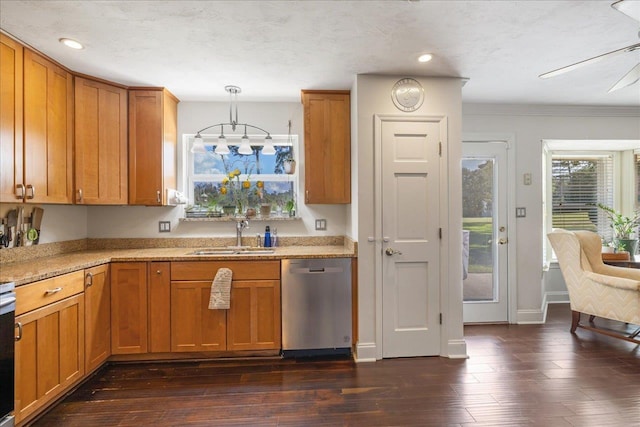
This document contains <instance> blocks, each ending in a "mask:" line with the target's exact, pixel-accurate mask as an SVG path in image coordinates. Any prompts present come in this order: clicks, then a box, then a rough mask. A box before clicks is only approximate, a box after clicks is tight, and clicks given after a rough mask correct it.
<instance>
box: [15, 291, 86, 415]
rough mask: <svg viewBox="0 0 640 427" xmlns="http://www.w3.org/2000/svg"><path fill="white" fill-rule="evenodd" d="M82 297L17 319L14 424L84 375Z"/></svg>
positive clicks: (34, 311) (45, 307)
mask: <svg viewBox="0 0 640 427" xmlns="http://www.w3.org/2000/svg"><path fill="white" fill-rule="evenodd" d="M84 315H85V313H84V296H83V295H76V296H73V297H70V298H67V299H65V300H62V301H59V302H56V303H54V304H50V305H47V306H44V307H42V308H40V309H37V310H33V311H30V312H29V313H26V314H23V315H22V316H18V317H17V318H16V322H17V323H18V324H20V325H21V330H22V334H21V337H22V338H21V339H20V340H19V341H17V342H16V368H15V369H16V370H15V372H16V384H15V391H16V402H15V416H16V422H20V421H21V420H23V419H25V418H26V417H28V416H29V415H30V414H32V413H34V412H35V411H37V410H39V409H40V408H42V407H44V406H45V405H46V404H47V403H49V402H51V401H52V400H53V399H55V398H56V397H57V396H59V395H60V394H61V393H62V392H64V391H65V390H67V389H68V388H69V387H70V386H71V385H73V384H74V383H75V382H76V381H78V380H80V379H81V378H82V377H83V375H84V372H85V371H84V345H85V343H84Z"/></svg>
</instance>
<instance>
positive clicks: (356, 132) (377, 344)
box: [350, 75, 466, 360]
mask: <svg viewBox="0 0 640 427" xmlns="http://www.w3.org/2000/svg"><path fill="white" fill-rule="evenodd" d="M403 77H407V76H375V75H359V76H357V78H356V82H355V87H354V89H355V90H354V91H353V92H352V108H355V113H354V116H355V121H354V123H353V124H352V126H353V129H352V136H353V142H352V144H353V145H352V146H353V148H354V154H355V155H354V157H355V158H356V159H357V172H356V173H357V178H356V180H357V189H356V191H355V192H354V194H356V195H357V200H354V203H353V205H352V207H351V209H352V211H351V216H352V217H353V218H356V219H355V220H353V221H352V222H351V224H352V229H351V231H350V232H351V233H353V234H354V235H356V236H357V240H358V242H359V243H358V322H359V332H358V334H359V342H358V347H357V349H358V359H359V360H373V359H379V358H381V356H382V342H381V339H382V335H381V325H382V310H381V307H382V305H381V300H380V298H381V292H380V283H376V280H379V279H378V278H376V275H375V269H376V265H377V264H378V263H379V257H380V256H381V255H380V254H376V251H375V250H374V247H375V243H373V242H369V238H374V239H380V238H381V236H376V235H375V232H374V230H375V224H376V223H375V221H376V218H377V217H378V213H377V212H375V209H374V201H375V194H374V182H375V180H374V178H375V169H374V154H375V153H374V131H373V129H374V127H373V123H374V115H375V114H398V115H402V114H411V115H416V116H420V115H422V116H446V117H447V121H448V129H447V131H448V137H449V141H448V143H447V144H446V145H445V148H444V149H445V150H446V156H447V161H448V164H447V167H448V171H447V176H448V178H447V179H445V180H443V181H441V184H442V185H444V186H447V189H448V194H449V199H448V200H446V201H443V203H442V204H443V205H444V209H445V211H446V213H445V214H444V215H442V216H441V218H443V221H444V222H443V223H442V224H441V226H442V228H443V232H444V236H443V244H442V253H441V259H442V260H443V264H442V268H441V272H442V273H441V280H442V285H441V292H440V294H441V302H440V308H441V310H442V313H443V316H444V324H443V327H442V343H441V354H442V355H445V356H452V357H464V356H465V355H466V346H465V344H464V340H463V329H462V267H461V266H462V259H461V250H460V248H461V245H462V243H461V233H460V230H461V229H462V208H461V199H462V198H461V176H460V156H461V139H460V138H461V127H462V125H461V109H462V101H461V81H460V80H459V79H453V78H421V77H414V78H415V79H416V80H418V81H419V82H420V83H421V84H422V86H423V87H424V90H425V101H424V103H423V105H422V107H420V109H419V110H417V111H415V112H412V113H403V112H401V111H399V110H398V109H397V108H396V107H395V106H394V104H393V102H392V100H391V88H392V86H393V85H394V83H395V82H397V81H398V80H399V79H400V78H403ZM354 94H355V96H354ZM444 142H445V141H443V143H444Z"/></svg>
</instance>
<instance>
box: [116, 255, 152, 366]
mask: <svg viewBox="0 0 640 427" xmlns="http://www.w3.org/2000/svg"><path fill="white" fill-rule="evenodd" d="M147 305H148V304H147V263H146V262H125V263H120V262H116V263H113V264H111V352H112V354H132V353H146V352H147V349H148V345H147V344H148V342H147V341H148V340H147V331H148V329H147Z"/></svg>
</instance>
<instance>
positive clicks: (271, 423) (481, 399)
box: [34, 304, 640, 427]
mask: <svg viewBox="0 0 640 427" xmlns="http://www.w3.org/2000/svg"><path fill="white" fill-rule="evenodd" d="M570 317H571V313H570V309H569V307H568V306H567V305H562V304H555V305H551V306H550V307H549V310H548V318H547V323H546V324H545V325H520V326H518V325H474V326H467V327H465V339H466V341H467V346H468V352H469V356H470V357H469V359H467V360H458V359H447V358H440V357H427V358H406V359H387V360H382V361H378V362H375V363H363V364H356V363H354V362H353V361H351V360H348V359H336V358H334V359H332V360H325V359H285V360H281V359H273V358H271V359H268V358H264V359H245V360H233V359H225V360H211V361H195V362H194V361H190V362H179V363H130V364H129V363H128V364H112V365H108V366H106V367H104V368H103V369H101V370H100V371H98V372H97V373H96V374H95V375H94V376H93V377H92V378H91V379H90V380H89V381H87V382H86V383H85V384H84V385H82V386H81V387H80V388H79V389H78V390H76V391H75V392H74V393H73V394H71V395H70V396H68V397H67V398H66V399H65V400H63V401H61V402H60V403H59V404H58V405H56V406H55V407H54V408H52V409H51V410H50V411H49V412H48V413H47V414H45V415H44V416H43V417H41V418H40V419H39V420H36V421H35V422H34V426H47V427H56V426H64V427H76V426H78V427H79V426H82V427H86V426H91V427H100V426H104V427H107V426H108V427H111V426H154V427H173V426H175V427H178V426H180V427H183V426H188V427H199V426H203V427H204V426H207V427H208V426H233V427H237V426H243V427H244V426H252V427H253V426H265V427H285V426H286V427H289V426H296V427H299V426H304V427H314V426H331V427H334V426H355V427H361V426H367V427H369V426H422V427H430V426H437V427H443V426H451V427H454V426H455V427H462V426H474V427H479V426H492V427H496V426H545V427H547V426H550V427H568V426H620V427H622V426H624V427H627V426H640V348H639V347H638V346H635V345H633V344H632V343H628V342H624V341H620V340H615V339H612V338H610V337H606V336H603V335H598V334H595V333H593V332H590V331H583V330H578V332H577V334H576V335H572V334H570V333H569V331H568V329H569V325H570ZM596 321H597V322H598V323H599V324H602V325H603V326H607V327H612V328H613V327H617V328H624V327H625V325H622V324H617V323H615V322H605V321H600V320H596Z"/></svg>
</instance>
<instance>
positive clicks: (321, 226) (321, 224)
mask: <svg viewBox="0 0 640 427" xmlns="http://www.w3.org/2000/svg"><path fill="white" fill-rule="evenodd" d="M326 229H327V220H326V219H316V230H320V231H322V230H326Z"/></svg>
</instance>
